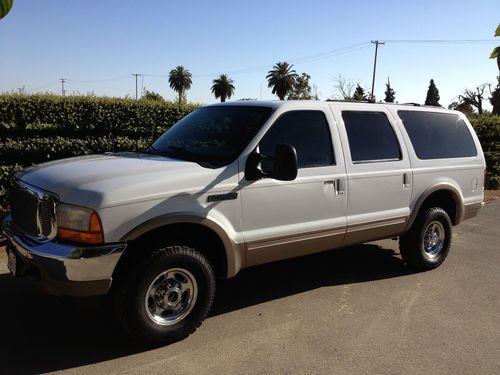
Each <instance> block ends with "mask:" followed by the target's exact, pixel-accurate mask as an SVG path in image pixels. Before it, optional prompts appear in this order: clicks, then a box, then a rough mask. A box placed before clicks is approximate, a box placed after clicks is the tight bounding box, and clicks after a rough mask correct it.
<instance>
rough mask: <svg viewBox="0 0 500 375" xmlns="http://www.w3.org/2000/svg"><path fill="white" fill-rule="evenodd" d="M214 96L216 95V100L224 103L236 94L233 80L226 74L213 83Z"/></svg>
mask: <svg viewBox="0 0 500 375" xmlns="http://www.w3.org/2000/svg"><path fill="white" fill-rule="evenodd" d="M212 83H213V85H212V94H214V95H215V99H218V98H220V101H221V102H222V103H223V102H225V101H226V98H227V99H229V98H230V97H231V96H233V94H234V85H233V80H232V79H231V78H229V77H228V76H227V75H225V74H221V75H220V76H219V78H216V79H214V80H213V81H212Z"/></svg>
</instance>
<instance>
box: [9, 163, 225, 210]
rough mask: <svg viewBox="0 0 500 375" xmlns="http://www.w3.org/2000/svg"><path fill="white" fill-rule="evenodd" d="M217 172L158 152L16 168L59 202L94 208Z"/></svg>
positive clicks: (185, 187) (159, 193)
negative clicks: (51, 193) (21, 169)
mask: <svg viewBox="0 0 500 375" xmlns="http://www.w3.org/2000/svg"><path fill="white" fill-rule="evenodd" d="M220 173H221V171H220V170H214V169H209V168H204V167H201V166H200V165H198V164H196V163H193V162H188V161H182V160H177V159H172V158H167V157H163V156H157V155H149V154H141V153H116V154H108V155H90V156H81V157H76V158H69V159H62V160H57V161H53V162H48V163H43V164H39V165H37V166H33V167H30V168H27V169H25V170H23V171H21V172H20V173H18V174H17V175H16V177H17V178H19V179H21V180H22V181H24V182H27V183H28V184H31V185H33V186H36V187H38V188H41V189H43V190H46V191H49V192H53V193H55V194H57V195H58V196H59V199H60V200H61V202H66V203H72V204H77V205H83V206H88V207H92V208H95V209H98V208H103V207H108V206H113V205H118V204H125V203H129V202H132V201H134V202H137V201H141V200H149V199H158V198H161V197H166V196H170V195H173V194H180V193H191V194H192V193H196V192H199V191H200V190H202V189H203V188H204V187H205V186H207V185H208V184H209V183H210V182H211V181H213V179H214V178H215V177H216V176H217V175H219V174H220Z"/></svg>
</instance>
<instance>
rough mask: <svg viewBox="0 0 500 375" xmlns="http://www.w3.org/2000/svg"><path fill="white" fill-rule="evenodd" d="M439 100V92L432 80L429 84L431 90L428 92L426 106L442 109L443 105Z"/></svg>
mask: <svg viewBox="0 0 500 375" xmlns="http://www.w3.org/2000/svg"><path fill="white" fill-rule="evenodd" d="M439 99H440V97H439V90H438V89H437V87H436V84H435V83H434V80H433V79H431V81H430V83H429V89H428V90H427V97H426V98H425V105H432V106H435V107H441V104H439Z"/></svg>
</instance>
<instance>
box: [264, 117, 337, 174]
mask: <svg viewBox="0 0 500 375" xmlns="http://www.w3.org/2000/svg"><path fill="white" fill-rule="evenodd" d="M278 144H289V145H291V146H293V147H295V150H296V151H297V159H298V167H299V168H310V167H322V166H327V165H333V164H335V159H334V156H333V147H332V138H331V134H330V127H329V125H328V121H327V120H326V117H325V114H324V113H323V112H321V111H290V112H286V113H284V114H283V115H281V116H280V117H279V118H278V119H277V120H276V122H275V123H274V124H273V126H272V127H271V129H269V131H268V132H267V133H266V135H265V136H264V137H263V138H262V140H261V142H260V144H259V147H260V153H261V154H263V155H265V156H272V155H273V153H274V149H275V147H276V145H278ZM270 165H271V163H269V162H266V161H264V162H262V169H263V170H264V171H268V170H269V169H270V168H271V167H270Z"/></svg>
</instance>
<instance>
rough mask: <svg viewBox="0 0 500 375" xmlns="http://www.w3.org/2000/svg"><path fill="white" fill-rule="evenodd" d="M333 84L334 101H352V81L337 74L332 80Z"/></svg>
mask: <svg viewBox="0 0 500 375" xmlns="http://www.w3.org/2000/svg"><path fill="white" fill-rule="evenodd" d="M333 82H334V84H333V88H334V89H335V91H334V93H333V98H334V99H342V100H352V91H353V90H354V87H355V86H356V84H355V83H354V82H353V81H351V80H350V79H348V78H345V77H343V76H342V75H341V74H339V75H338V76H337V77H335V78H334V79H333Z"/></svg>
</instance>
